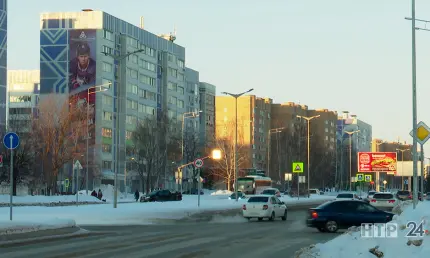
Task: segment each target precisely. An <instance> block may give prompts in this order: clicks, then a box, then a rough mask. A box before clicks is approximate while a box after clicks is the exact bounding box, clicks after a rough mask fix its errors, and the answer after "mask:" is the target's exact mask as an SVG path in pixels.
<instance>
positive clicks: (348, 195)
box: [336, 194, 354, 198]
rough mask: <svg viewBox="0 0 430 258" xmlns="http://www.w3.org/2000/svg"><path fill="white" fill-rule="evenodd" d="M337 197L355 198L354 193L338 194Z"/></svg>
mask: <svg viewBox="0 0 430 258" xmlns="http://www.w3.org/2000/svg"><path fill="white" fill-rule="evenodd" d="M336 198H354V195H353V194H338V195H337V197H336Z"/></svg>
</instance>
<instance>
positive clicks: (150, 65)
mask: <svg viewBox="0 0 430 258" xmlns="http://www.w3.org/2000/svg"><path fill="white" fill-rule="evenodd" d="M139 67H141V68H143V69H145V70H148V71H151V72H155V71H156V66H155V64H153V63H150V62H148V61H146V60H144V59H139Z"/></svg>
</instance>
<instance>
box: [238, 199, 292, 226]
mask: <svg viewBox="0 0 430 258" xmlns="http://www.w3.org/2000/svg"><path fill="white" fill-rule="evenodd" d="M242 214H243V217H244V218H246V219H248V220H250V219H251V218H258V220H260V221H261V220H263V219H264V218H268V219H269V220H271V221H273V220H275V218H279V217H281V218H282V220H287V205H286V204H285V203H284V202H282V201H280V200H279V199H278V198H277V197H276V196H269V195H254V196H252V197H250V198H249V199H248V202H247V203H246V204H244V205H243V206H242Z"/></svg>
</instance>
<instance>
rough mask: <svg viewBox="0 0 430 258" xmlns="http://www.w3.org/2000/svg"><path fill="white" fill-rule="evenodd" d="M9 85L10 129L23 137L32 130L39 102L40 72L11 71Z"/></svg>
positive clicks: (8, 78)
mask: <svg viewBox="0 0 430 258" xmlns="http://www.w3.org/2000/svg"><path fill="white" fill-rule="evenodd" d="M7 83H8V85H7V90H8V95H9V100H8V102H7V104H8V113H7V118H8V119H7V123H8V127H9V130H13V131H15V132H17V133H18V134H19V135H20V137H23V135H25V134H26V133H29V132H30V130H31V121H32V118H33V115H34V114H35V112H36V107H37V104H38V102H39V91H40V71H39V70H9V71H7Z"/></svg>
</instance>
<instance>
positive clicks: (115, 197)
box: [102, 34, 145, 208]
mask: <svg viewBox="0 0 430 258" xmlns="http://www.w3.org/2000/svg"><path fill="white" fill-rule="evenodd" d="M125 41H126V37H125V35H124V34H121V35H120V43H121V46H122V50H124V52H126V49H125V46H126V42H125ZM122 50H121V51H122ZM144 51H145V49H138V50H135V51H132V52H130V53H126V54H123V55H117V54H111V53H108V52H102V54H104V55H105V56H110V57H112V58H113V59H114V60H115V61H116V62H117V63H118V64H117V70H118V73H119V75H120V76H119V80H117V82H118V83H117V85H116V87H114V91H115V93H116V94H115V96H116V104H117V105H116V108H117V112H116V121H115V122H116V124H115V126H114V128H115V143H116V146H115V156H116V157H115V159H114V160H115V174H114V193H113V208H117V206H118V171H119V159H120V158H121V156H120V155H119V151H120V147H119V139H120V137H119V135H120V134H119V127H120V119H119V117H120V115H121V113H120V107H121V106H120V104H121V98H122V97H123V96H122V94H121V96H120V93H121V91H120V90H119V88H120V87H119V86H120V85H118V84H120V83H121V79H122V70H121V62H122V61H123V60H124V59H126V58H127V57H129V56H131V55H133V54H137V53H140V52H144ZM114 73H115V69H114ZM124 86H125V85H124ZM121 88H125V87H121Z"/></svg>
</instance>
